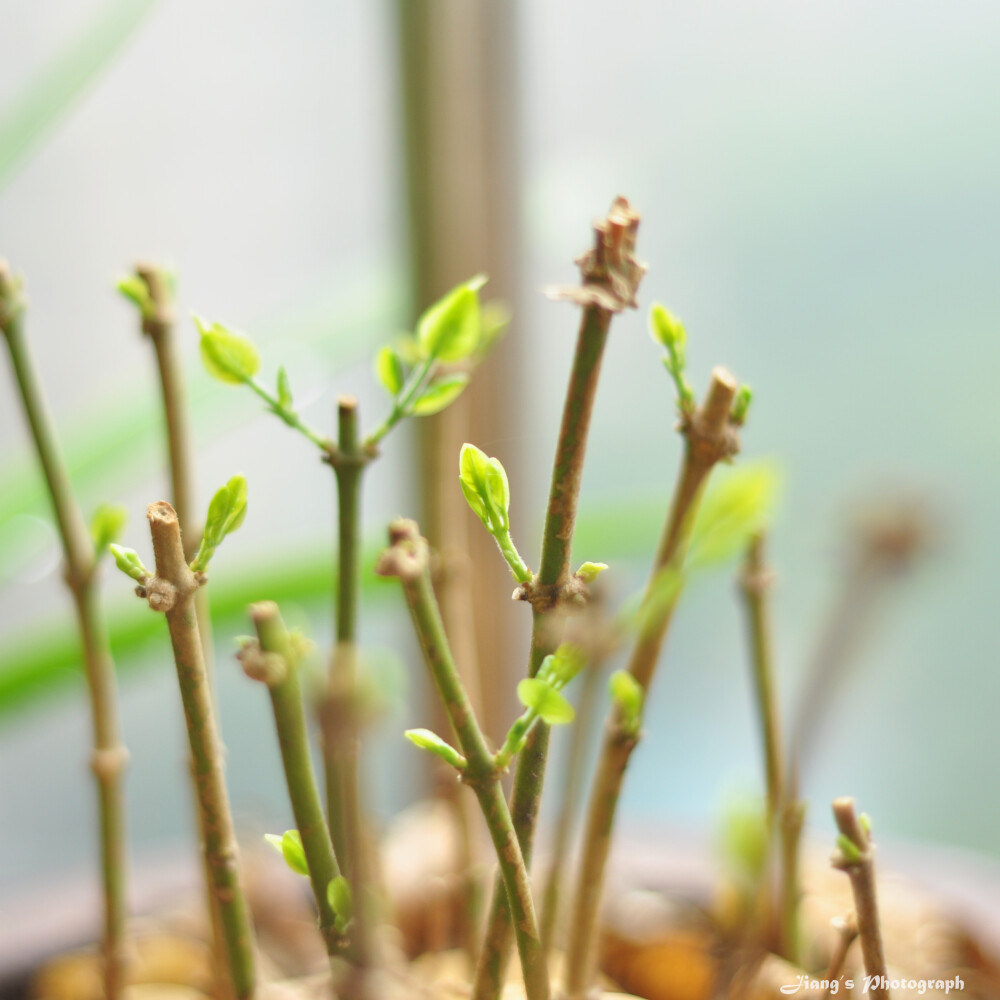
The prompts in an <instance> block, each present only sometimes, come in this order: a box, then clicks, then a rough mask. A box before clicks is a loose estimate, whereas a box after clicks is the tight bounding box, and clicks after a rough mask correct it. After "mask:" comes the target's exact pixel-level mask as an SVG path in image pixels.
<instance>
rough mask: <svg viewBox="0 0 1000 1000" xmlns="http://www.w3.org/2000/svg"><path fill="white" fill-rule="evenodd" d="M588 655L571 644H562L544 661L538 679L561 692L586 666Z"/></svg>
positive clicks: (539, 669)
mask: <svg viewBox="0 0 1000 1000" xmlns="http://www.w3.org/2000/svg"><path fill="white" fill-rule="evenodd" d="M586 663H587V654H586V653H584V651H583V650H582V649H581V648H580V647H579V646H574V645H573V643H571V642H561V643H560V644H559V646H558V648H557V649H556V651H555V652H554V653H550V654H549V655H548V656H546V657H545V659H544V660H542V665H541V666H540V667H539V668H538V673H537V675H536V676H537V677H538V678H539V679H540V680H542V681H544V682H545V683H546V684H548V685H549V686H550V687H554V688H555V689H556V690H557V691H561V690H562V689H563V688H564V687H566V685H567V684H569V682H570V681H571V680H573V678H574V677H576V675H577V674H578V673H579V672H580V671H581V670H582V669H583V668H584V666H586Z"/></svg>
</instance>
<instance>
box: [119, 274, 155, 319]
mask: <svg viewBox="0 0 1000 1000" xmlns="http://www.w3.org/2000/svg"><path fill="white" fill-rule="evenodd" d="M115 287H116V288H117V289H118V291H119V292H120V293H121V294H122V295H123V296H125V298H126V299H128V300H129V301H130V302H132V303H133V304H134V305H136V306H138V308H139V313H140V315H142V317H143V318H145V317H146V316H148V315H149V314H150V313H151V312H152V311H153V296H152V295H150V294H149V287H148V286H147V285H146V282H145V281H143V280H142V278H140V277H139V275H137V274H127V275H125V277H124V278H119V279H118V281H117V282H116V284H115Z"/></svg>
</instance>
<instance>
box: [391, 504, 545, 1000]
mask: <svg viewBox="0 0 1000 1000" xmlns="http://www.w3.org/2000/svg"><path fill="white" fill-rule="evenodd" d="M389 539H390V548H388V549H387V550H386V551H385V552H384V553H383V555H382V557H381V559H380V560H379V565H378V570H377V571H378V572H379V573H380V574H381V575H383V576H397V577H399V579H400V581H401V582H402V585H403V592H404V594H405V595H406V602H407V606H408V607H409V609H410V614H411V616H412V618H413V623H414V626H415V628H416V632H417V637H418V639H419V641H420V646H421V650H422V652H423V655H424V659H425V661H426V663H427V667H428V669H429V670H430V672H431V675H432V677H433V679H434V683H435V685H436V686H437V689H438V692H439V694H440V695H441V700H442V701H443V702H444V706H445V710H446V712H447V714H448V718H449V720H450V722H451V724H452V727H453V728H454V730H455V733H456V734H457V736H458V741H459V744H460V745H461V748H462V754H463V755H464V762H462V761H459V760H457V759H456V758H453V763H458V764H459V765H460V766H461V768H462V769H461V775H462V780H463V781H464V782H465V784H467V785H469V787H470V788H472V790H473V792H474V793H475V795H476V798H477V799H478V801H479V805H480V808H481V809H482V812H483V816H484V818H485V820H486V825H487V827H488V828H489V832H490V837H491V839H492V841H493V845H494V847H495V848H496V853H497V860H498V862H499V866H500V873H501V876H502V878H503V883H504V887H505V890H506V893H507V899H508V903H509V906H510V908H511V912H512V915H513V924H514V935H515V938H516V940H517V947H518V952H519V954H520V958H521V967H522V970H523V972H524V981H525V990H526V993H527V996H528V1000H547V998H548V996H549V979H548V972H547V970H546V967H545V961H544V958H543V956H542V949H541V940H540V936H539V932H538V921H537V918H536V916H535V906H534V901H533V898H532V894H531V885H530V882H529V878H528V870H527V866H526V864H525V860H524V856H523V854H522V852H521V848H520V845H519V843H518V839H517V836H516V835H515V832H514V826H513V823H512V821H511V815H510V810H509V809H508V806H507V801H506V799H505V797H504V794H503V788H502V786H501V784H500V773H499V771H498V769H497V766H496V762H495V760H494V756H493V754H492V753H491V752H490V749H489V747H488V745H487V743H486V737H485V736H484V735H483V732H482V729H481V728H480V726H479V722H478V721H477V719H476V717H475V714H474V712H473V711H472V706H471V705H470V704H469V699H468V695H467V693H466V691H465V688H464V686H463V684H462V681H461V677H460V676H459V672H458V668H457V667H456V665H455V662H454V660H453V659H452V655H451V649H450V647H449V645H448V640H447V637H446V636H445V634H444V625H443V623H442V621H441V614H440V611H439V610H438V606H437V600H436V599H435V597H434V590H433V587H432V585H431V579H430V572H429V570H428V551H427V543H426V541H425V540H424V539H423V538H421V537H420V534H419V531H418V529H417V526H416V524H415V523H414V522H413V521H396V522H394V523H393V524H392V526H391V528H390V533H389Z"/></svg>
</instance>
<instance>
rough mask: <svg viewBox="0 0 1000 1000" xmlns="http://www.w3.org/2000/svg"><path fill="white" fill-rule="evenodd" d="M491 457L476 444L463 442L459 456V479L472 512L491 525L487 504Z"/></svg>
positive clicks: (487, 524)
mask: <svg viewBox="0 0 1000 1000" xmlns="http://www.w3.org/2000/svg"><path fill="white" fill-rule="evenodd" d="M489 461H490V460H489V458H488V457H487V455H486V453H485V452H484V451H481V450H480V449H479V448H477V447H476V446H475V445H474V444H468V443H466V444H463V445H462V451H461V453H460V454H459V457H458V479H459V483H460V484H461V486H462V493H463V494H465V499H466V502H467V503H468V505H469V506H470V507H471V508H472V512H473V513H474V514H475V515H476V517H478V518H479V520H480V521H482V522H483V524H484V525H486V527H487V529H489V528H490V527H491V523H492V512H491V510H490V508H489V507H488V506H487V492H486V469H487V466H488V465H489Z"/></svg>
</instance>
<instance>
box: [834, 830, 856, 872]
mask: <svg viewBox="0 0 1000 1000" xmlns="http://www.w3.org/2000/svg"><path fill="white" fill-rule="evenodd" d="M837 847H838V848H840V853H841V854H842V855H843V856H844V860H845V861H846V862H847V863H848V864H849V865H856V864H857V863H858V862H859V861H860V860H861V851H859V850H858V845H857V844H855V843H854V841H853V840H851V838H850V837H848V836H847V834H846V833H838V834H837Z"/></svg>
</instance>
